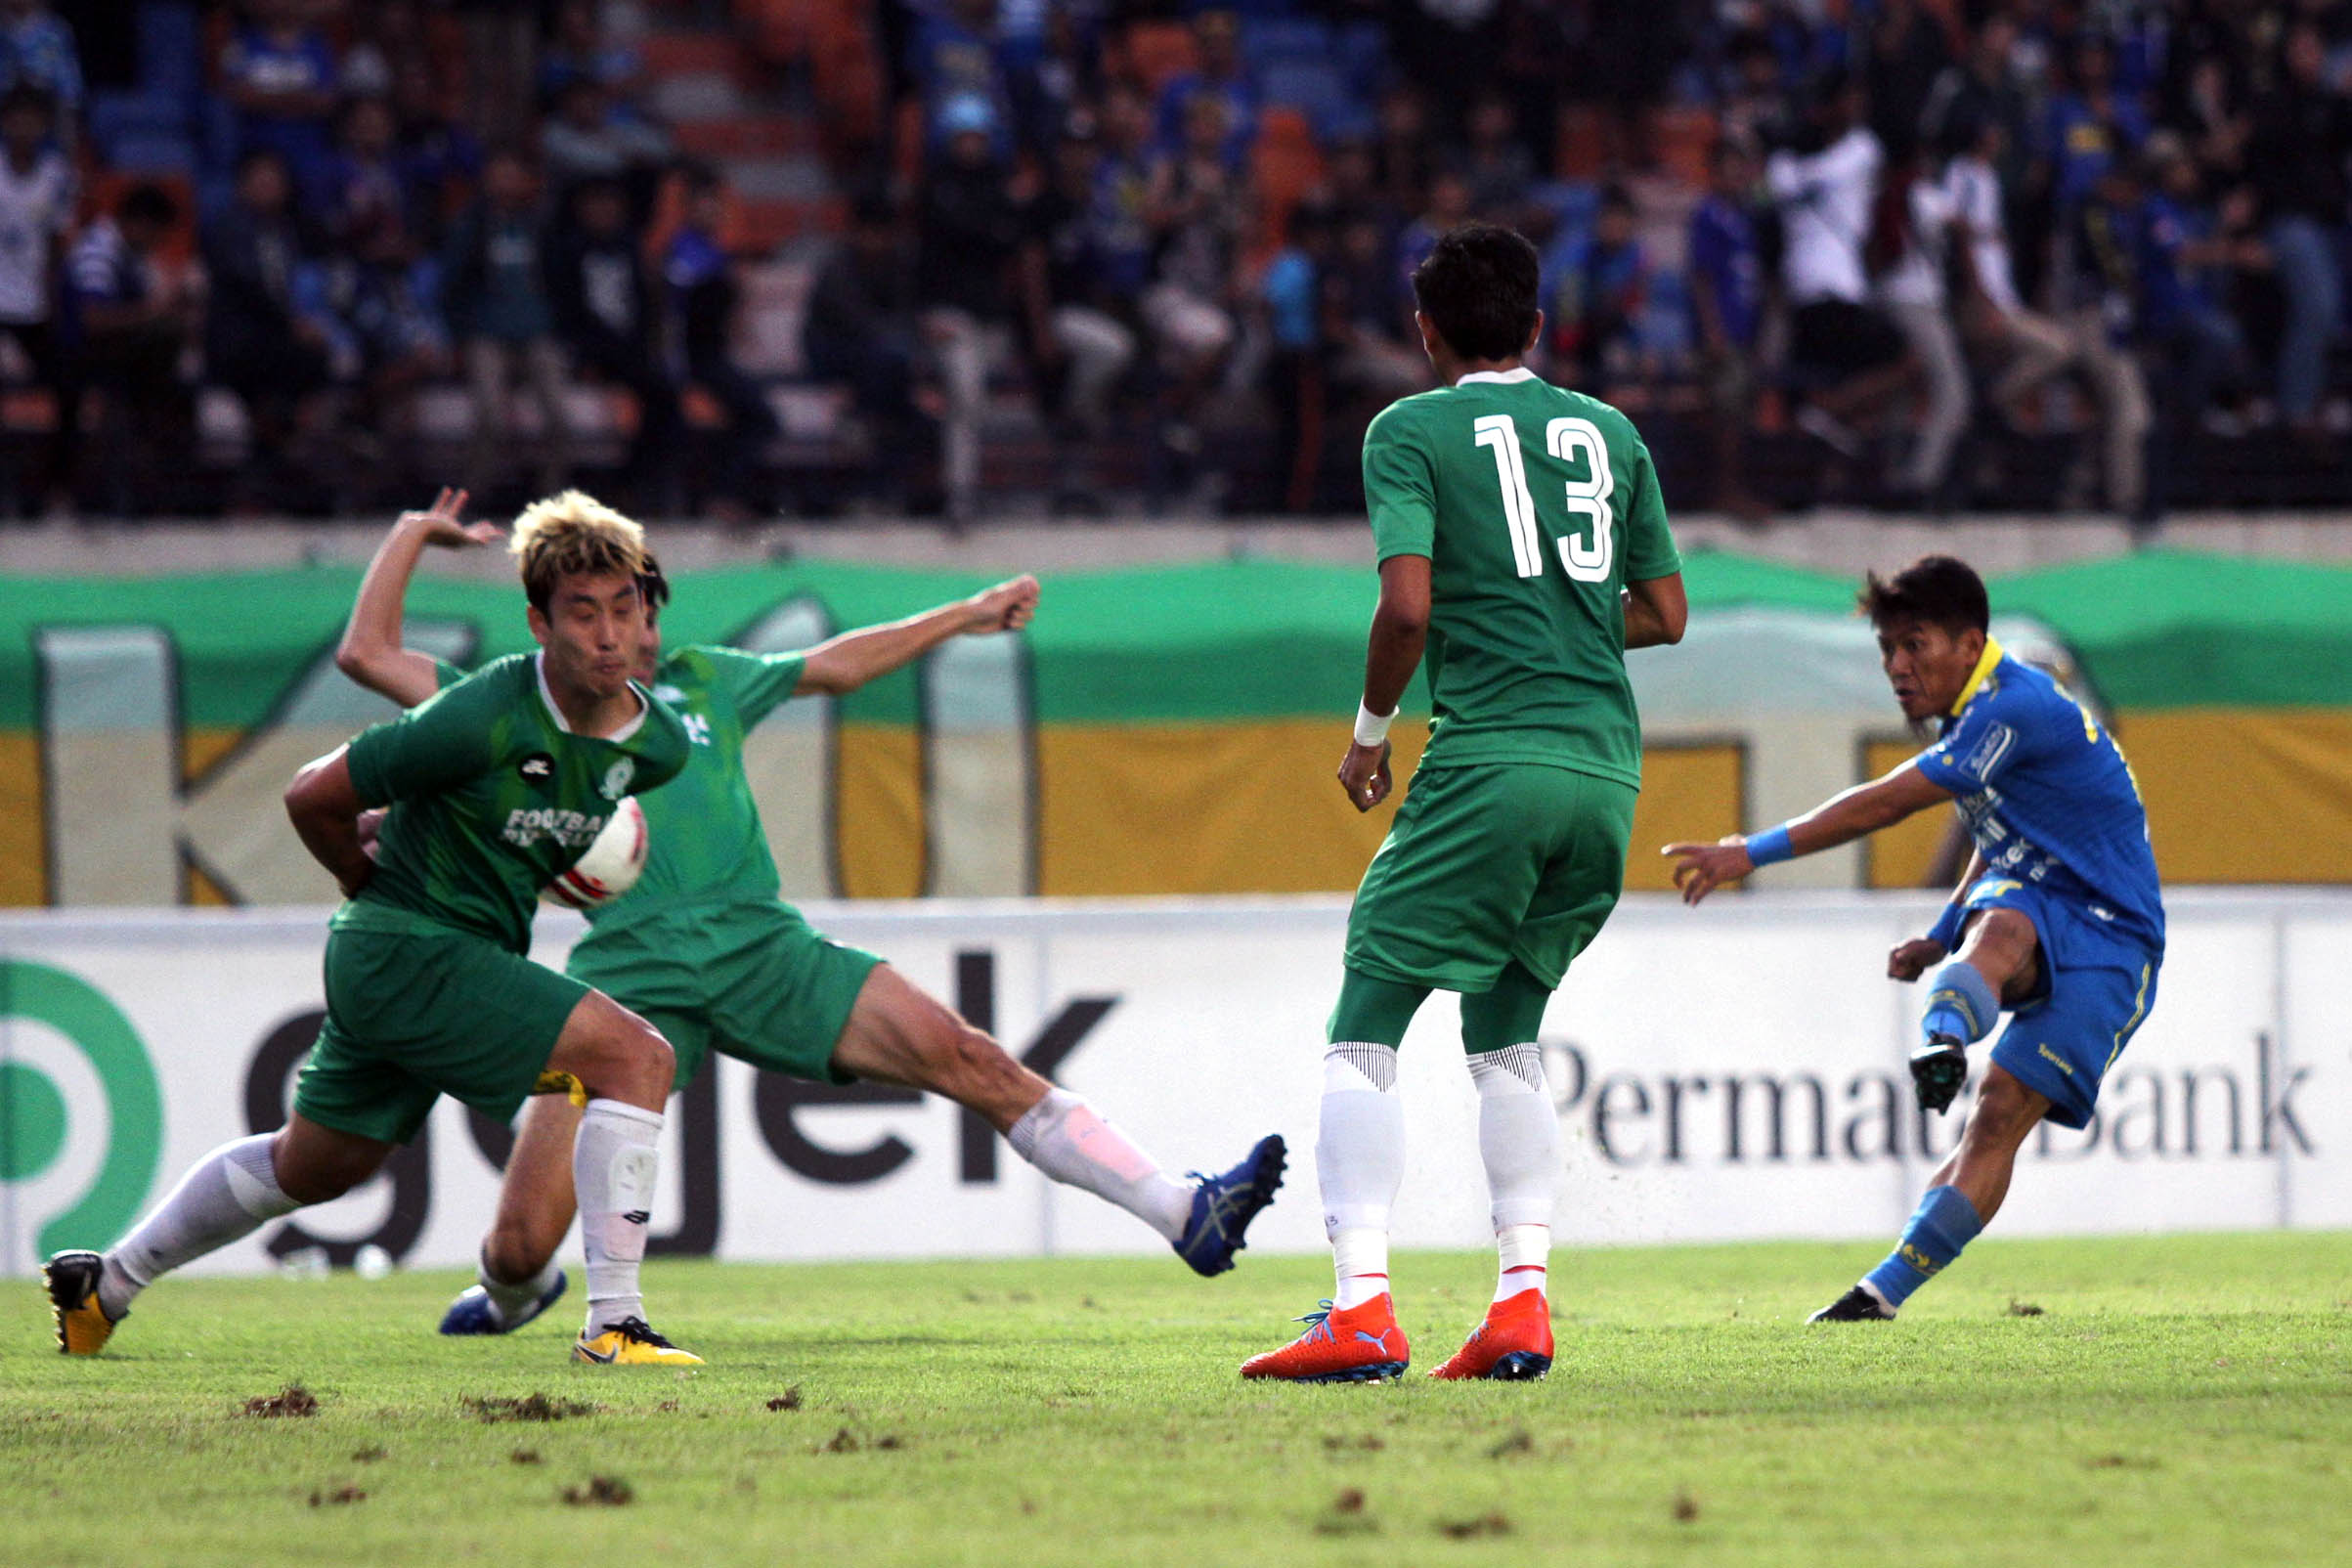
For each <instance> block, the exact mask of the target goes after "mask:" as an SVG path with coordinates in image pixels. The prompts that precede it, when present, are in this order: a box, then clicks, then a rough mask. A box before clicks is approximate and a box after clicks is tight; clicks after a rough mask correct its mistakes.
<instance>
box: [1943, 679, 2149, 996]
mask: <svg viewBox="0 0 2352 1568" xmlns="http://www.w3.org/2000/svg"><path fill="white" fill-rule="evenodd" d="M1918 765H1919V770H1920V771H1921V772H1922V773H1924V774H1926V775H1927V777H1928V778H1929V779H1930V780H1931V781H1932V782H1934V783H1936V784H1938V785H1939V786H1940V787H1942V788H1944V789H1947V790H1949V791H1951V792H1952V794H1953V795H1954V796H1955V797H1957V798H1958V801H1959V806H1960V815H1961V817H1962V818H1963V819H1964V820H1965V821H1966V822H1967V823H1968V831H1969V834H1970V836H1971V837H1973V838H1974V839H1975V840H1976V841H1977V848H1978V849H1980V850H1982V852H1983V855H1984V863H1985V865H1986V866H1987V867H1989V868H1990V869H1991V871H1992V872H1993V873H1994V874H1995V875H1998V876H2007V877H2016V878H2018V879H2020V880H2021V881H2025V882H2030V883H2033V884H2035V885H2036V886H2038V887H2041V888H2044V889H2046V890H2048V891H2049V892H2051V893H2056V894H2058V895H2060V896H2062V897H2065V898H2067V899H2068V900H2069V902H2077V901H2078V902H2079V904H2080V906H2081V907H2083V908H2084V909H2085V910H2086V911H2087V912H2088V914H2089V915H2090V916H2091V918H2092V919H2094V920H2096V921H2098V922H2099V923H2100V924H2102V925H2104V926H2107V927H2109V928H2111V929H2113V930H2115V931H2116V932H2117V934H2118V935H2128V936H2136V937H2137V938H2138V939H2140V940H2142V941H2144V942H2146V943H2148V944H2149V945H2150V946H2151V947H2152V948H2154V949H2156V951H2158V952H2161V951H2162V949H2163V945H2164V899H2163V894H2162V893H2161V891H2160V890H2159V889H2158V887H2157V883H2156V851H2155V850H2154V849H2152V848H2151V847H2150V845H2149V842H2148V811H2147V808H2146V807H2145V806H2142V805H2141V804H2140V787H2139V784H2138V783H2137V782H2136V781H2135V780H2134V779H2133V778H2132V776H2131V768H2130V765H2129V764H2127V763H2126V762H2124V761H2123V753H2122V752H2121V751H2120V750H2118V749H2117V748H2116V745H2115V742H2114V738H2113V737H2112V736H2111V735H2110V734H2108V732H2107V729H2106V726H2105V725H2103V724H2101V723H2100V722H2099V720H2098V719H2096V718H2094V717H2093V716H2092V714H2091V712H2090V710H2088V709H2087V708H2084V707H2083V706H2082V705H2081V704H2080V703H2078V702H2076V701H2075V700H2074V699H2073V698H2072V697H2071V696H2069V694H2068V692H2067V689H2066V688H2065V687H2064V686H2062V685H2060V684H2059V683H2058V682H2057V680H2056V679H2054V678H2052V677H2051V676H2050V675H2045V674H2044V673H2042V672H2041V671H2039V670H2036V669H2034V668H2033V667H2032V666H2031V665H2025V664H2020V663H2019V662H2018V661H2017V660H2015V659H2012V658H2010V657H2008V656H2007V655H2006V654H2004V653H2002V652H2001V646H2000V644H1999V643H1997V642H1993V641H1990V640H1989V639H1987V641H1986V644H1985V655H1984V660H1983V662H1982V664H1980V665H1979V666H1978V667H1977V673H1976V675H1975V676H1974V677H1973V678H1972V679H1971V680H1970V682H1969V684H1968V686H1967V688H1966V689H1965V690H1963V691H1962V692H1961V694H1960V702H1959V704H1958V706H1957V708H1956V709H1955V710H1954V712H1953V713H1952V714H1951V715H1949V716H1947V717H1946V718H1945V719H1943V732H1942V737H1941V738H1940V739H1939V740H1938V741H1937V742H1936V744H1935V745H1933V746H1931V747H1929V748H1928V749H1927V750H1926V751H1925V752H1922V753H1921V754H1920V757H1919V764H1918Z"/></svg>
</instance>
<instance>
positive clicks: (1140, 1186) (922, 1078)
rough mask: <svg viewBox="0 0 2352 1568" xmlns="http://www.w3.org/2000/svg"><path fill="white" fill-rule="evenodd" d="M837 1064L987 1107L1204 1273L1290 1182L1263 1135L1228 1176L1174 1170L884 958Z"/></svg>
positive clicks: (1060, 1176) (1229, 1261) (1077, 1183)
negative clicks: (1182, 1174)
mask: <svg viewBox="0 0 2352 1568" xmlns="http://www.w3.org/2000/svg"><path fill="white" fill-rule="evenodd" d="M833 1062H834V1066H835V1067H839V1068H840V1069H841V1070H842V1071H844V1072H849V1073H852V1074H854V1075H856V1076H857V1077H860V1078H871V1079H873V1080H875V1081H877V1082H881V1083H898V1084H905V1085H907V1086H909V1087H911V1088H916V1089H927V1090H930V1091H931V1092H932V1093H934V1094H940V1095H944V1096H946V1097H947V1098H948V1099H950V1100H953V1101H955V1102H956V1103H957V1104H958V1105H961V1106H966V1107H968V1108H970V1109H971V1110H973V1111H979V1112H980V1114H981V1115H982V1116H985V1117H986V1118H987V1119H988V1122H989V1124H990V1125H992V1126H993V1127H995V1128H996V1130H997V1131H999V1132H1001V1133H1003V1134H1004V1135H1005V1139H1006V1141H1007V1142H1009V1143H1010V1144H1012V1146H1013V1149H1014V1152H1015V1153H1016V1154H1020V1155H1021V1157H1022V1158H1024V1159H1025V1160H1027V1161H1028V1162H1029V1163H1030V1164H1032V1165H1034V1166H1036V1167H1037V1168H1038V1169H1039V1170H1041V1171H1043V1172H1044V1173H1045V1174H1046V1175H1048V1176H1050V1177H1052V1178H1053V1179H1054V1180H1055V1181H1058V1182H1061V1183H1063V1184H1065V1185H1067V1186H1070V1187H1076V1188H1080V1189H1082V1190H1084V1191H1086V1192H1089V1193H1092V1194H1094V1195H1095V1196H1096V1197H1097V1198H1102V1199H1104V1200H1105V1201H1106V1202H1111V1203H1115V1204H1117V1205H1118V1206H1119V1207H1120V1208H1123V1209H1125V1210H1126V1211H1127V1212H1128V1213H1130V1214H1133V1215H1134V1216H1135V1217H1136V1218H1138V1219H1140V1220H1142V1221H1143V1222H1144V1223H1145V1224H1146V1225H1149V1226H1151V1227H1152V1229H1154V1231H1157V1232H1158V1233H1159V1234H1160V1236H1161V1237H1163V1238H1164V1239H1165V1240H1166V1241H1167V1242H1168V1244H1169V1245H1170V1246H1172V1247H1174V1248H1175V1250H1176V1254H1177V1256H1179V1257H1181V1258H1183V1259H1184V1261H1185V1262H1187V1263H1189V1264H1191V1265H1192V1267H1193V1269H1194V1271H1195V1272H1197V1273H1199V1274H1204V1275H1207V1274H1222V1273H1223V1272H1224V1271H1225V1270H1227V1269H1230V1268H1232V1267H1233V1255H1234V1254H1235V1253H1236V1252H1239V1251H1240V1250H1241V1248H1242V1246H1243V1245H1245V1244H1246V1243H1245V1242H1244V1241H1243V1237H1244V1235H1245V1234H1246V1233H1247V1231H1248V1229H1249V1222H1250V1221H1251V1220H1254V1219H1255V1218H1257V1216H1258V1213H1259V1212H1260V1211H1261V1210H1262V1209H1264V1208H1265V1206H1266V1205H1267V1204H1268V1203H1271V1202H1273V1201H1274V1194H1275V1191H1276V1189H1278V1188H1279V1187H1281V1186H1282V1184H1283V1167H1284V1160H1285V1152H1284V1149H1283V1141H1282V1139H1281V1138H1280V1137H1266V1138H1261V1139H1259V1140H1258V1141H1257V1143H1256V1144H1255V1145H1254V1146H1253V1147H1252V1148H1251V1149H1250V1151H1249V1153H1248V1154H1246V1155H1244V1156H1242V1159H1241V1163H1240V1164H1238V1165H1236V1166H1234V1167H1233V1168H1232V1169H1231V1170H1228V1171H1226V1172H1224V1173H1222V1174H1220V1175H1214V1176H1202V1175H1200V1174H1199V1173H1198V1172H1194V1173H1192V1174H1191V1176H1190V1177H1189V1178H1188V1179H1187V1180H1183V1181H1178V1180H1177V1179H1175V1178H1174V1177H1171V1176H1169V1175H1167V1174H1166V1173H1165V1172H1163V1171H1162V1170H1161V1169H1160V1167H1159V1162H1158V1161H1157V1160H1154V1158H1153V1157H1152V1156H1151V1155H1150V1154H1146V1153H1145V1152H1144V1151H1143V1150H1141V1149H1139V1148H1137V1147H1136V1146H1135V1145H1134V1144H1133V1143H1131V1142H1129V1141H1128V1139H1127V1137H1126V1135H1125V1134H1123V1133H1121V1132H1120V1131H1119V1130H1118V1128H1116V1127H1114V1126H1112V1125H1111V1123H1110V1122H1109V1121H1108V1120H1106V1119H1104V1117H1103V1116H1102V1115H1101V1114H1099V1113H1098V1112H1097V1111H1095V1109H1094V1108H1093V1107H1092V1106H1090V1105H1088V1104H1087V1103H1086V1102H1085V1101H1084V1100H1083V1099H1081V1098H1080V1097H1078V1096H1077V1095H1074V1094H1071V1093H1070V1092H1069V1091H1068V1090H1067V1089H1057V1088H1055V1087H1054V1086H1053V1085H1052V1084H1050V1083H1048V1082H1046V1081H1045V1079H1043V1078H1041V1077H1039V1076H1038V1075H1037V1074H1036V1073H1034V1072H1031V1071H1030V1070H1029V1069H1028V1068H1027V1067H1023V1066H1022V1065H1021V1064H1020V1063H1019V1062H1016V1061H1015V1060H1013V1058H1012V1057H1011V1056H1009V1055H1007V1054H1006V1052H1005V1049H1004V1047H1002V1046H1000V1045H998V1044H997V1043H996V1041H995V1040H993V1039H991V1038H990V1037H989V1036H988V1035H987V1034H986V1033H985V1032H984V1031H982V1030H980V1029H976V1028H974V1027H973V1026H972V1025H971V1024H967V1023H965V1022H964V1020H963V1019H961V1018H959V1017H957V1016H956V1014H955V1013H954V1011H953V1010H951V1009H949V1008H948V1007H946V1006H945V1005H944V1004H942V1003H940V1002H939V1001H937V1000H936V999H935V998H933V997H930V996H927V995H925V994H924V993H923V992H922V991H921V990H919V989H917V988H916V987H915V986H914V985H913V984H912V983H911V982H910V981H908V980H906V978H905V977H903V976H901V975H900V974H898V972H897V971H895V970H893V969H892V968H891V967H890V966H889V965H887V964H882V965H877V966H875V968H874V969H873V970H872V971H870V972H869V973H868V975H867V976H866V980H865V984H864V986H863V988H862V989H860V990H859V991H858V993H857V1002H856V1005H855V1006H854V1007H853V1008H852V1009H851V1010H850V1013H849V1023H848V1024H846V1025H845V1026H844V1027H843V1029H842V1033H841V1039H840V1040H839V1042H838V1043H836V1045H835V1046H834V1050H833Z"/></svg>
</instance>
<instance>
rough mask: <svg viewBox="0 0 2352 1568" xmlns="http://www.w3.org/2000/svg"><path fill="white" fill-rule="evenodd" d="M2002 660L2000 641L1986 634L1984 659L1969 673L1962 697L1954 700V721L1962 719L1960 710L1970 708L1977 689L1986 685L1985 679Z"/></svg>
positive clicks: (1961, 690) (1962, 690)
mask: <svg viewBox="0 0 2352 1568" xmlns="http://www.w3.org/2000/svg"><path fill="white" fill-rule="evenodd" d="M2001 659H2002V652H2001V644H2000V642H1999V640H1998V639H1997V638H1995V637H1994V636H1993V635H1992V633H1990V632H1986V633H1985V635H1984V655H1983V657H1982V658H1981V659H1979V660H1978V661H1977V668H1976V669H1974V670H1972V671H1970V672H1969V673H1968V684H1967V685H1965V686H1962V687H1961V688H1960V695H1959V696H1957V697H1955V698H1953V699H1952V717H1953V718H1954V719H1957V718H1959V717H1960V710H1961V709H1963V708H1966V707H1967V706H1968V699H1969V698H1971V697H1974V696H1975V695H1976V694H1977V688H1978V687H1979V686H1982V684H1984V680H1985V677H1986V676H1988V675H1991V674H1992V667H1993V666H1994V665H1997V664H1999V663H2000V662H2001Z"/></svg>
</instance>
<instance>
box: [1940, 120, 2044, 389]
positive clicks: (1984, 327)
mask: <svg viewBox="0 0 2352 1568" xmlns="http://www.w3.org/2000/svg"><path fill="white" fill-rule="evenodd" d="M1945 135H1946V136H1947V137H1948V138H1949V140H1950V142H1951V143H1952V146H1953V152H1952V156H1951V160H1950V161H1949V162H1948V163H1946V164H1945V165H1944V170H1943V188H1944V194H1945V195H1946V196H1948V197H1949V198H1950V202H1951V208H1952V221H1953V223H1954V224H1955V225H1956V226H1957V230H1956V232H1957V233H1958V235H1959V237H1960V243H1959V245H1958V246H1957V255H1958V261H1959V266H1958V271H1959V273H1960V275H1961V277H1962V278H1964V279H1965V280H1966V281H1967V282H1966V283H1965V285H1964V289H1963V298H1962V303H1961V309H1960V313H1959V317H1960V325H1961V330H1962V334H1963V336H1964V338H1965V339H1966V341H1967V342H1968V343H1969V344H1970V345H1971V346H1972V347H1973V348H1974V349H1976V350H1977V351H1978V352H1979V353H1980V354H1982V355H1983V356H1985V357H1987V358H1989V359H1991V360H1992V361H1993V363H1994V364H1995V365H1996V366H1997V367H1998V369H1999V374H1998V378H1997V379H1996V380H1995V381H1994V382H1993V384H1992V387H1991V391H1990V395H1991V400H1992V403H1993V406H1994V407H1995V408H1997V409H1999V410H2000V411H2001V414H2002V415H2003V416H2004V417H2005V418H2007V419H2008V420H2009V422H2010V423H2011V424H2012V425H2013V426H2014V425H2019V424H2022V423H2023V422H2024V419H2025V400H2026V399H2027V398H2028V397H2029V396H2031V394H2032V393H2033V391H2034V390H2035V389H2036V388H2037V387H2040V386H2042V385H2043V384H2044V383H2046V382H2048V381H2050V380H2051V379H2053V378H2054V377H2056V376H2058V375H2060V374H2062V373H2064V372H2065V370H2067V369H2068V367H2069V366H2071V365H2072V364H2073V363H2074V338H2073V334H2072V333H2071V332H2069V330H2068V329H2067V328H2066V327H2063V326H2061V325H2060V324H2059V323H2057V322H2055V321H2052V320H2051V319H2050V318H2048V317H2046V316H2042V315H2039V314H2037V313H2035V312H2033V311H2030V310H2027V309H2026V308H2025V300H2024V298H2023V297H2021V295H2020V293H2019V291H2018V286H2017V280H2016V278H2015V276H2014V274H2013V273H2012V271H2011V269H2010V255H2011V250H2010V244H2009V235H2008V229H2007V220H2006V217H2005V212H2006V203H2005V202H2004V200H2003V199H2002V193H2001V175H2000V172H1999V171H2000V165H2001V155H2002V152H2003V151H2004V148H2005V144H2006V143H2007V140H2008V133H2007V131H2006V129H2005V128H2004V126H2003V123H2002V122H2001V120H1999V119H1998V118H1996V117H1994V116H1993V115H1991V114H1989V113H1985V114H1980V113H1979V112H1978V111H1977V110H1976V109H1973V108H1972V109H1962V110H1959V111H1956V112H1955V114H1954V116H1953V117H1952V119H1951V121H1950V122H1949V126H1948V129H1947V130H1946V132H1945Z"/></svg>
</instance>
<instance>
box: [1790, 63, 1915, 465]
mask: <svg viewBox="0 0 2352 1568" xmlns="http://www.w3.org/2000/svg"><path fill="white" fill-rule="evenodd" d="M1860 109H1861V106H1860V102H1859V95H1858V94H1857V93H1856V92H1855V91H1854V90H1853V88H1852V86H1851V83H1850V82H1849V81H1847V80H1846V79H1845V78H1843V77H1837V76H1833V77H1832V78H1830V79H1828V80H1826V81H1824V82H1823V83H1821V84H1820V87H1819V90H1818V92H1817V95H1816V97H1815V99H1814V102H1813V105H1812V115H1811V123H1810V125H1809V127H1808V131H1809V135H1808V138H1807V140H1806V142H1805V144H1804V146H1803V150H1797V149H1790V150H1784V151H1782V152H1775V153H1773V154H1772V156H1771V159H1770V161H1769V162H1768V163H1766V164H1765V166H1764V178H1765V183H1766V184H1767V186H1768V187H1769V188H1770V190H1771V193H1772V198H1773V200H1774V201H1775V202H1777V203H1778V204H1779V208H1780V218H1781V224H1782V227H1783V231H1784V233H1785V236H1786V240H1785V243H1784V245H1783V248H1782V251H1781V260H1780V265H1781V280H1782V284H1783V286H1784V288H1785V289H1786V291H1787V294H1788V301H1789V307H1790V313H1789V336H1790V342H1789V357H1790V359H1791V361H1792V362H1793V364H1794V366H1795V368H1796V370H1798V372H1799V373H1800V375H1801V376H1802V377H1804V381H1805V385H1804V390H1805V391H1806V393H1807V395H1808V401H1807V403H1806V406H1805V408H1804V409H1803V410H1802V411H1801V412H1800V413H1799V414H1798V416H1797V418H1798V423H1799V424H1800V425H1802V426H1803V427H1804V428H1805V429H1806V430H1808V432H1810V433H1811V434H1813V435H1815V436H1817V437H1819V438H1820V439H1821V440H1822V441H1824V442H1826V443H1828V444H1829V445H1830V446H1832V447H1834V448H1836V449H1837V450H1838V451H1840V452H1843V453H1845V454H1846V455H1847V456H1849V457H1853V456H1857V455H1858V454H1859V452H1860V446H1861V444H1860V440H1859V438H1858V437H1857V436H1856V434H1855V432H1854V430H1853V428H1852V425H1851V422H1850V421H1851V420H1853V419H1854V418H1856V417H1857V416H1859V415H1861V414H1863V413H1864V412H1865V411H1869V410H1875V409H1878V408H1880V407H1882V406H1883V405H1884V403H1885V401H1886V399H1887V398H1889V397H1890V396H1892V395H1893V393H1894V392H1895V389H1896V388H1898V387H1900V386H1901V385H1902V384H1903V382H1904V381H1905V380H1906V379H1908V378H1909V376H1910V374H1911V365H1910V363H1909V358H1908V355H1907V354H1906V352H1905V349H1904V345H1903V339H1902V334H1901V333H1900V332H1898V331H1896V330H1895V326H1894V324H1893V323H1891V322H1889V321H1888V320H1887V318H1886V317H1885V316H1884V315H1883V314H1881V313H1880V312H1878V311H1876V310H1873V309H1872V308H1871V307H1870V306H1869V304H1868V303H1867V302H1866V301H1867V298H1868V295H1869V288H1870V283H1869V274H1868V272H1867V271H1866V270H1865V268H1864V266H1863V263H1862V242H1863V240H1864V238H1865V237H1866V236H1867V235H1868V234H1869V231H1870V214H1871V205H1872V202H1873V200H1874V198H1875V196H1876V195H1877V191H1878V181H1879V174H1880V171H1881V169H1882V168H1883V167H1884V165H1885V162H1886V158H1885V154H1884V153H1883V152H1881V151H1880V149H1879V145H1878V138H1877V137H1875V136H1873V135H1871V134H1870V128H1869V127H1868V126H1866V125H1863V124H1862V123H1861V122H1860Z"/></svg>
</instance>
